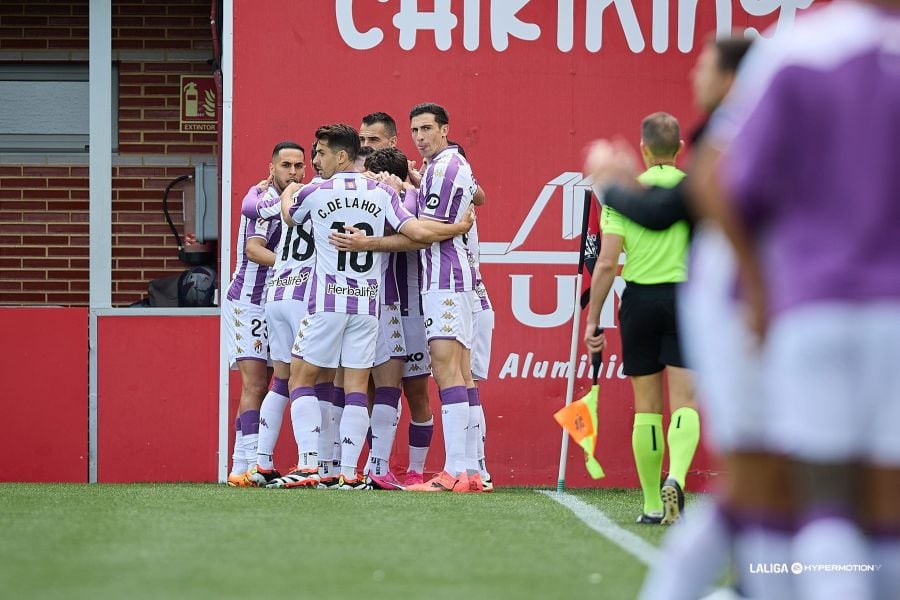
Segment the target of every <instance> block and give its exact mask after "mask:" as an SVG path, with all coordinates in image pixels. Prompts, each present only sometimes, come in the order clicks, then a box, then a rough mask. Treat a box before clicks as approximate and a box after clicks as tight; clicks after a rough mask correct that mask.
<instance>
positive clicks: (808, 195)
mask: <svg viewBox="0 0 900 600" xmlns="http://www.w3.org/2000/svg"><path fill="white" fill-rule="evenodd" d="M898 40H900V11H897V10H888V9H885V8H878V7H876V6H873V5H867V4H863V3H857V2H835V3H833V4H830V5H828V6H827V7H825V8H823V9H821V10H819V11H817V12H815V13H811V14H809V15H808V16H807V17H806V18H804V19H802V20H800V21H798V22H797V24H796V25H795V27H794V29H793V30H792V32H791V35H789V36H782V37H779V38H776V39H774V40H766V41H765V42H763V43H760V44H758V45H757V46H756V47H754V49H752V50H751V51H750V53H749V54H748V55H747V58H746V59H745V66H744V67H742V70H741V71H740V72H739V75H738V80H737V82H736V84H735V88H734V91H733V93H732V96H731V97H730V98H729V99H728V101H727V102H726V104H725V105H724V106H723V108H722V109H721V111H719V112H717V113H716V115H715V116H714V118H713V121H712V122H711V124H710V140H711V141H712V143H713V144H714V145H716V146H717V147H719V148H720V149H722V150H723V151H724V153H725V154H724V160H723V163H722V180H723V182H724V184H725V186H726V189H727V190H728V191H729V193H730V196H731V197H732V198H733V201H734V202H735V205H736V206H735V207H736V210H737V213H738V215H739V217H740V218H741V220H742V221H743V222H744V224H745V226H746V227H747V229H748V230H749V231H750V233H751V235H752V237H753V238H754V239H755V242H756V244H757V247H758V249H759V253H760V257H761V261H762V264H763V268H764V272H765V273H766V274H767V276H768V278H769V284H768V289H769V298H768V302H769V308H770V312H772V313H773V314H780V313H782V312H783V311H785V310H789V309H791V308H794V307H797V306H799V305H804V304H808V303H811V302H823V301H834V300H836V301H843V302H860V301H867V300H876V299H894V300H897V299H900V277H898V273H900V234H898V232H900V202H898V201H897V190H898V189H900V169H898V168H897V166H896V164H895V162H896V161H895V160H894V158H893V157H894V156H896V143H897V132H898V131H900V43H898Z"/></svg>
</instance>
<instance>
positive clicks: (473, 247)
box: [463, 222, 493, 312]
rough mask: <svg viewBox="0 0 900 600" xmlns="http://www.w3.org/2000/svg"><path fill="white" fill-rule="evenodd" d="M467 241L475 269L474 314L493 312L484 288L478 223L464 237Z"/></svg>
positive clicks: (473, 224) (471, 261)
mask: <svg viewBox="0 0 900 600" xmlns="http://www.w3.org/2000/svg"><path fill="white" fill-rule="evenodd" d="M463 237H464V238H465V240H466V247H468V249H469V258H470V263H471V265H472V268H473V269H475V296H476V298H477V299H476V301H475V302H473V303H472V307H473V308H474V312H481V311H483V310H491V309H492V308H493V306H491V299H490V298H488V295H487V288H486V287H484V281H482V279H481V269H479V266H480V265H481V248H480V247H479V246H478V223H477V222H475V223H472V229H470V230H469V233H467V234H466V235H464V236H463Z"/></svg>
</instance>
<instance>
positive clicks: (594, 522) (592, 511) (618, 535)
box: [535, 490, 660, 567]
mask: <svg viewBox="0 0 900 600" xmlns="http://www.w3.org/2000/svg"><path fill="white" fill-rule="evenodd" d="M535 491H536V492H537V493H539V494H543V495H545V496H547V497H548V498H550V499H551V500H553V501H554V502H558V503H559V504H562V505H563V506H565V507H566V508H568V509H569V510H571V511H572V512H573V513H575V516H576V517H578V518H579V519H580V520H581V521H582V522H583V523H584V524H585V525H587V526H588V527H590V528H591V529H593V530H594V531H596V532H597V533H599V534H600V535H602V536H603V537H605V538H606V539H608V540H609V541H611V542H613V543H614V544H616V545H617V546H618V547H619V548H621V549H622V550H624V551H625V552H627V553H628V554H630V555H632V556H633V557H635V558H636V559H638V560H639V561H641V562H642V563H644V564H645V565H647V566H648V567H649V566H651V565H652V564H653V563H654V562H655V561H657V560H659V557H660V552H659V550H658V549H657V548H656V546H654V545H653V544H650V543H649V542H646V541H644V538H642V537H640V536H639V535H636V534H634V533H631V532H630V531H626V530H624V529H622V528H621V527H619V526H618V525H616V524H615V523H613V522H612V520H610V518H609V517H607V516H606V514H605V513H604V512H603V511H601V510H600V509H598V508H596V507H594V506H591V505H590V504H588V503H587V502H584V501H583V500H581V499H579V498H577V497H575V496H572V495H570V494H567V493H565V492H555V491H549V490H535Z"/></svg>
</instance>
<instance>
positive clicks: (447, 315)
mask: <svg viewBox="0 0 900 600" xmlns="http://www.w3.org/2000/svg"><path fill="white" fill-rule="evenodd" d="M453 316H454V315H453V313H452V312H450V311H447V312H445V313H444V314H442V315H441V318H442V319H447V320H448V321H452V320H453Z"/></svg>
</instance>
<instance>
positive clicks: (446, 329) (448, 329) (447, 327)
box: [441, 325, 453, 333]
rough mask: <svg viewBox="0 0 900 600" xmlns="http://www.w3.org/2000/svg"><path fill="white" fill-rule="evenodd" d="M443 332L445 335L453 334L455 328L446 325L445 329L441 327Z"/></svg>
mask: <svg viewBox="0 0 900 600" xmlns="http://www.w3.org/2000/svg"><path fill="white" fill-rule="evenodd" d="M441 331H443V332H444V333H453V327H451V326H450V325H444V326H443V327H441Z"/></svg>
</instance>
